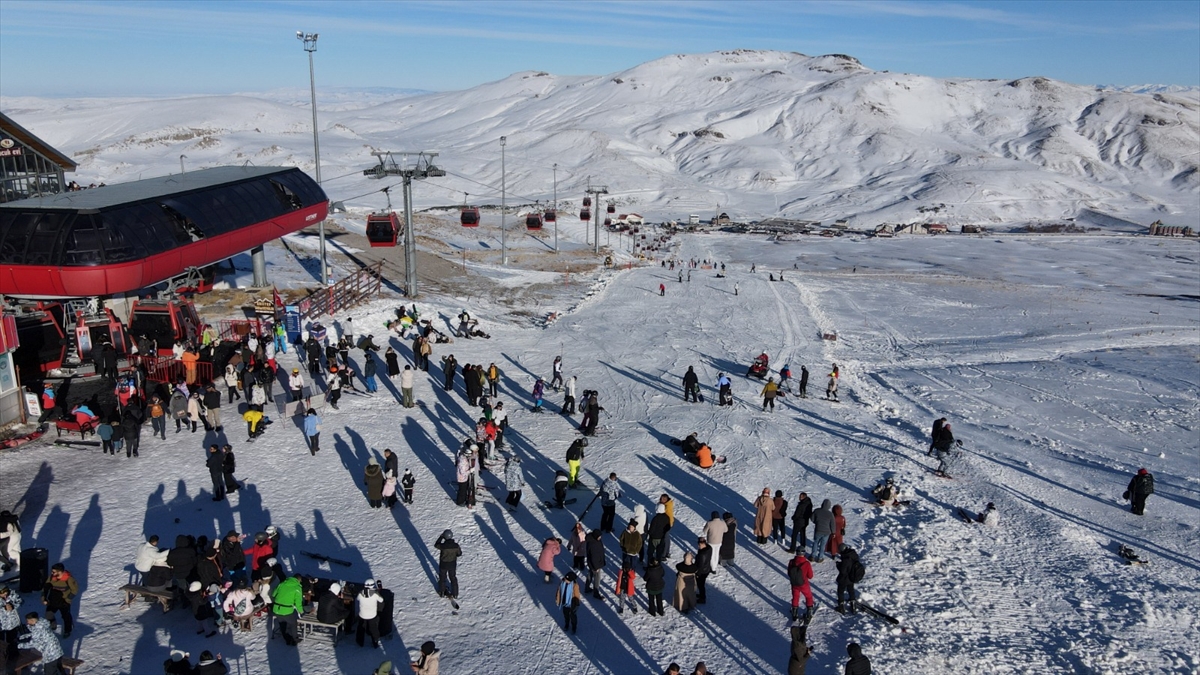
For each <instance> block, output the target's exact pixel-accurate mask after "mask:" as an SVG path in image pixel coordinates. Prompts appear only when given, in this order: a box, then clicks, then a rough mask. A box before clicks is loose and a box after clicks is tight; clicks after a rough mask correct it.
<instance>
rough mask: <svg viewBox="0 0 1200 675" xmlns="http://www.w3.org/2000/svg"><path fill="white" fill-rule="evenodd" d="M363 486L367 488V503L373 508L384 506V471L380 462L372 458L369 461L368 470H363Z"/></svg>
mask: <svg viewBox="0 0 1200 675" xmlns="http://www.w3.org/2000/svg"><path fill="white" fill-rule="evenodd" d="M363 485H365V486H366V487H367V503H368V504H370V505H371V508H373V509H378V508H381V507H382V506H383V469H381V468H380V467H379V460H377V459H375V458H374V457H371V458H370V459H368V460H367V468H366V469H364V470H363Z"/></svg>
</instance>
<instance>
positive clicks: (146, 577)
mask: <svg viewBox="0 0 1200 675" xmlns="http://www.w3.org/2000/svg"><path fill="white" fill-rule="evenodd" d="M168 553H170V551H163V550H160V549H159V548H158V535H157V534H152V535H150V539H148V540H147V541H146V542H144V543H143V544H142V545H141V546H139V547H138V550H137V558H136V559H135V560H134V563H133V568H134V569H136V570H137V571H139V572H141V573H142V585H143V586H145V587H147V588H166V586H167V583H168V582H169V581H171V566H170V565H168V564H167V554H168Z"/></svg>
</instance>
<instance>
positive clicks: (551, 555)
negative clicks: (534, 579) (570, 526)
mask: <svg viewBox="0 0 1200 675" xmlns="http://www.w3.org/2000/svg"><path fill="white" fill-rule="evenodd" d="M560 553H562V539H559V538H558V537H550V538H548V539H546V541H544V542H542V552H541V554H540V555H539V556H538V563H537V565H538V569H539V570H541V571H542V581H544V582H546V583H550V577H552V576H553V575H554V559H555V558H557V557H558V554H560Z"/></svg>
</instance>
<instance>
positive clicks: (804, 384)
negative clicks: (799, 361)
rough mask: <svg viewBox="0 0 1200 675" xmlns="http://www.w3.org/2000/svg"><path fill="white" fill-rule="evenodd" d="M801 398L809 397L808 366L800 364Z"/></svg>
mask: <svg viewBox="0 0 1200 675" xmlns="http://www.w3.org/2000/svg"><path fill="white" fill-rule="evenodd" d="M799 394H800V398H808V367H807V366H800V389H799Z"/></svg>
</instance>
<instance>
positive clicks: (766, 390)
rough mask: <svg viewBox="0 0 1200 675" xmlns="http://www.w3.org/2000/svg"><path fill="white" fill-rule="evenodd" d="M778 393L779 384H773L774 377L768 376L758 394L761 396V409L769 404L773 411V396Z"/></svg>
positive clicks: (764, 408)
mask: <svg viewBox="0 0 1200 675" xmlns="http://www.w3.org/2000/svg"><path fill="white" fill-rule="evenodd" d="M778 394H779V385H778V384H775V378H773V377H768V378H767V383H766V384H765V385H763V388H762V392H761V393H760V395H761V396H762V397H763V408H762V409H763V410H766V409H767V406H771V412H775V396H777V395H778Z"/></svg>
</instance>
